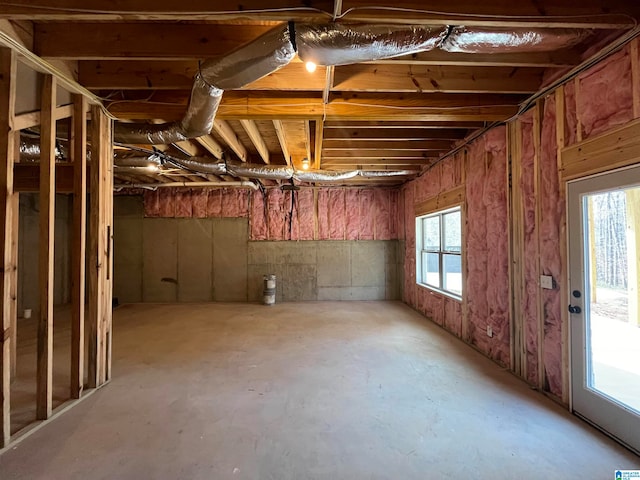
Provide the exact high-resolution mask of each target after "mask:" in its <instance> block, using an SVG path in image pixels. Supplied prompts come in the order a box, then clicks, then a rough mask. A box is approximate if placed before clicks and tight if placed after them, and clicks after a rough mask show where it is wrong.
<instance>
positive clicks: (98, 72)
mask: <svg viewBox="0 0 640 480" xmlns="http://www.w3.org/2000/svg"><path fill="white" fill-rule="evenodd" d="M324 71H325V68H324V67H318V69H317V70H316V72H315V73H313V74H310V73H309V72H307V70H306V69H305V68H304V65H303V64H302V63H299V62H298V63H290V64H289V65H287V66H286V67H283V68H281V69H280V70H278V71H276V72H273V73H271V74H269V75H267V76H266V77H263V78H261V79H259V80H256V81H255V82H253V83H251V84H250V85H249V86H248V87H246V88H251V90H303V91H318V92H320V91H322V90H323V89H324V86H325V83H324ZM196 73H198V62H197V61H196V60H192V61H166V60H141V61H136V62H132V61H130V60H85V61H80V62H78V80H79V81H80V82H81V83H82V84H83V85H84V86H86V87H87V88H90V89H93V90H146V89H149V88H154V89H157V90H188V89H190V88H191V85H192V84H193V77H194V75H195V74H196ZM301 78H303V79H304V81H300V80H301Z"/></svg>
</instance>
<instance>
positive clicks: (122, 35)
mask: <svg viewBox="0 0 640 480" xmlns="http://www.w3.org/2000/svg"><path fill="white" fill-rule="evenodd" d="M272 28H273V25H209V24H193V23H191V24H178V23H173V24H168V25H167V24H165V25H160V24H157V23H139V22H138V23H115V22H110V23H102V22H101V23H89V22H85V23H73V24H69V23H63V22H59V23H39V24H36V26H35V37H34V38H35V42H34V43H35V45H34V51H35V53H36V54H37V55H38V56H40V57H44V58H63V59H107V58H118V57H125V58H136V59H145V58H146V59H154V58H156V59H157V58H163V59H165V60H167V59H177V60H180V59H189V58H191V59H193V58H197V59H203V58H211V57H217V56H219V55H225V54H227V53H229V52H231V51H233V50H234V49H236V48H238V47H240V46H242V45H244V44H246V43H248V42H250V41H252V40H254V39H256V38H258V37H259V36H260V35H262V34H263V33H265V32H267V31H268V30H270V29H272Z"/></svg>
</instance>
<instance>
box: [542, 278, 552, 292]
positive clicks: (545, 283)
mask: <svg viewBox="0 0 640 480" xmlns="http://www.w3.org/2000/svg"><path fill="white" fill-rule="evenodd" d="M540 286H541V287H542V288H546V289H547V290H553V277H552V276H551V275H540Z"/></svg>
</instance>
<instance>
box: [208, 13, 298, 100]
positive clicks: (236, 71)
mask: <svg viewBox="0 0 640 480" xmlns="http://www.w3.org/2000/svg"><path fill="white" fill-rule="evenodd" d="M292 29H293V25H291V26H289V25H283V26H278V27H276V28H274V29H272V30H269V31H268V32H266V33H264V34H263V35H261V36H259V37H258V38H256V39H255V40H253V41H252V42H251V43H249V44H247V45H244V46H242V47H240V48H237V49H236V50H234V51H233V52H231V53H229V54H228V55H225V56H224V57H222V58H217V59H211V60H207V61H205V62H203V63H202V64H201V65H200V75H202V77H203V78H204V79H205V80H206V81H207V82H208V83H209V84H211V85H215V86H216V87H217V88H219V89H221V90H233V89H236V88H242V87H244V86H245V85H248V84H250V83H252V82H255V81H256V80H259V79H260V78H262V77H264V76H266V75H269V74H270V73H273V72H275V71H276V70H278V69H280V68H282V67H284V66H285V65H287V64H288V63H289V62H291V60H292V59H293V57H295V55H296V50H295V47H294V46H293V43H292V42H291V36H290V35H291V31H292Z"/></svg>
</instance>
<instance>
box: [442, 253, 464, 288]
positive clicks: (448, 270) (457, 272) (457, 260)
mask: <svg viewBox="0 0 640 480" xmlns="http://www.w3.org/2000/svg"><path fill="white" fill-rule="evenodd" d="M442 270H443V273H444V275H443V277H444V278H443V280H444V286H443V287H442V288H443V289H444V290H448V291H449V292H452V293H457V294H458V295H462V257H461V256H460V255H447V254H445V255H443V256H442Z"/></svg>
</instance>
